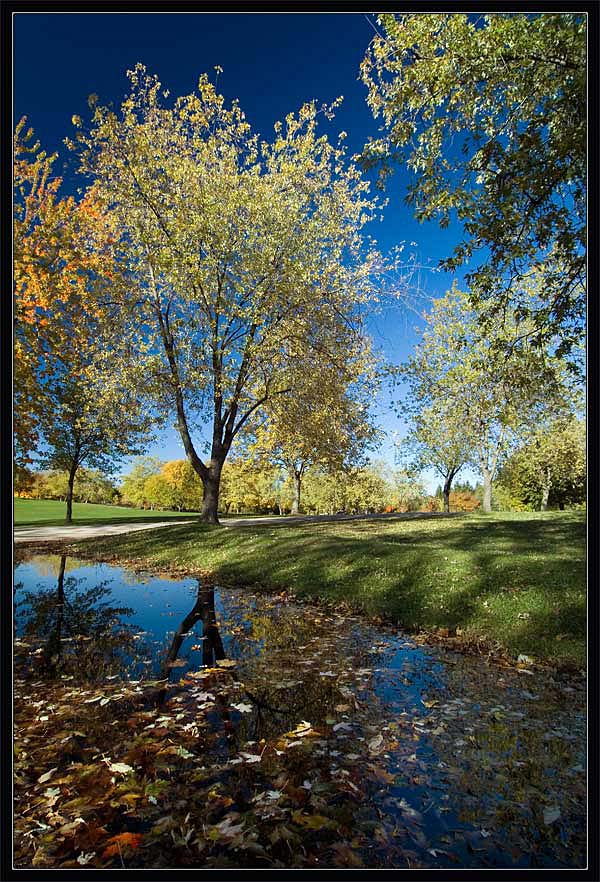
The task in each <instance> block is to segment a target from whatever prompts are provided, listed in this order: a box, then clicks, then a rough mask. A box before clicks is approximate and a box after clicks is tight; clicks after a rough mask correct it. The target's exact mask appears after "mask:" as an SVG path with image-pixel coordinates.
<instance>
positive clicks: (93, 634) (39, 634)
mask: <svg viewBox="0 0 600 882" xmlns="http://www.w3.org/2000/svg"><path fill="white" fill-rule="evenodd" d="M66 561H67V556H66V555H64V554H63V555H61V558H60V564H59V567H58V573H57V579H56V587H55V588H41V587H40V588H39V589H38V590H37V591H23V592H22V593H21V595H20V598H19V600H18V601H17V602H16V603H15V619H16V627H17V631H18V633H20V634H21V635H22V639H21V640H17V641H16V644H15V649H16V652H15V662H16V664H17V665H18V667H19V673H20V674H21V675H23V676H29V677H41V678H42V679H48V680H54V679H57V678H59V677H63V678H64V677H67V676H74V677H76V679H77V680H81V681H84V680H85V681H89V682H99V681H102V680H104V679H105V678H106V677H115V676H124V675H125V673H126V672H127V670H128V669H129V667H130V660H131V655H132V653H133V651H134V648H135V653H136V655H137V654H138V652H140V651H143V650H142V647H140V646H136V645H135V643H136V641H135V632H134V629H133V628H132V627H131V626H129V625H127V624H125V623H123V622H122V621H121V618H122V617H126V616H130V615H132V614H133V612H134V611H133V609H131V608H130V607H126V606H114V605H111V603H110V602H109V598H110V595H111V593H112V592H111V589H110V588H109V587H108V582H107V581H104V582H99V583H98V584H96V585H93V586H92V587H90V588H85V589H83V590H82V589H81V588H79V587H78V586H80V585H81V583H82V582H85V581H86V580H85V579H76V578H75V577H74V576H66V575H65V569H66ZM21 587H22V586H21V585H20V584H16V585H15V589H16V590H19V589H20V588H21Z"/></svg>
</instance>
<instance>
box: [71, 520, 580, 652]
mask: <svg viewBox="0 0 600 882" xmlns="http://www.w3.org/2000/svg"><path fill="white" fill-rule="evenodd" d="M77 547H78V548H81V550H82V552H83V554H84V556H85V555H89V556H94V557H99V558H101V559H105V560H107V559H108V560H118V561H122V562H124V563H125V562H135V565H136V566H137V567H138V568H139V567H143V566H144V565H146V566H148V567H149V568H152V569H156V568H163V569H168V568H170V567H171V568H173V569H175V570H177V571H178V572H183V571H187V572H197V573H202V574H205V575H209V576H210V577H211V578H212V579H214V580H215V581H216V582H217V583H221V584H223V585H238V586H246V587H249V588H253V589H257V588H260V589H265V590H273V589H287V590H290V591H292V592H294V593H295V594H296V595H297V596H298V597H304V598H311V599H318V600H324V601H327V602H333V603H335V604H338V603H340V602H345V603H346V604H348V605H349V606H350V607H351V608H352V609H355V610H359V611H363V612H365V613H367V614H369V615H380V616H383V617H385V618H386V619H388V620H391V621H393V622H395V623H397V624H399V625H401V626H404V627H406V628H409V629H418V628H420V629H424V630H429V631H432V630H435V629H439V628H448V629H455V628H459V629H462V631H463V632H464V634H465V636H466V637H471V636H478V637H482V638H485V639H486V640H487V641H490V642H492V643H494V642H495V643H498V644H500V645H501V647H503V648H504V649H505V650H508V651H509V652H510V653H511V654H512V655H515V656H517V655H518V654H520V653H523V654H525V655H528V656H534V657H535V658H536V659H538V660H540V661H551V662H554V663H564V664H570V665H572V664H575V665H577V666H583V665H584V664H585V657H586V569H585V514H584V513H582V512H546V513H544V514H541V513H524V514H512V513H511V514H501V513H498V514H492V515H463V516H456V515H454V516H450V517H448V518H445V517H440V518H435V519H427V520H426V519H422V520H421V519H415V520H407V521H400V520H396V521H394V520H389V521H386V520H373V521H369V520H363V521H346V522H338V523H331V522H329V523H317V524H314V523H312V524H310V523H309V524H303V525H295V526H277V527H275V526H273V527H269V526H253V527H243V528H241V527H237V528H224V527H211V526H208V525H204V524H200V523H198V524H188V525H183V524H182V525H174V526H168V527H164V528H162V529H160V530H156V531H154V530H153V531H147V532H144V533H141V532H139V533H133V534H131V533H130V534H128V535H124V536H111V537H110V539H108V540H104V539H103V540H98V539H94V540H84V541H82V542H80V543H78V546H77ZM75 553H76V552H75Z"/></svg>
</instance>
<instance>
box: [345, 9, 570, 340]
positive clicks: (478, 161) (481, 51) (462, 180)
mask: <svg viewBox="0 0 600 882" xmlns="http://www.w3.org/2000/svg"><path fill="white" fill-rule="evenodd" d="M378 25H379V28H380V29H381V33H380V34H379V35H378V36H377V37H376V38H375V39H374V40H373V42H372V44H371V46H370V47H369V50H368V52H367V55H366V57H365V59H364V61H363V64H362V77H363V81H364V82H365V84H366V85H367V86H368V88H369V96H368V102H369V105H370V107H371V109H372V111H373V113H374V115H375V116H376V117H377V116H381V117H382V119H383V124H382V131H383V134H382V137H380V138H377V139H373V140H372V141H370V142H369V143H368V144H367V145H366V148H365V152H364V158H365V161H366V162H367V164H370V165H373V164H380V163H381V162H382V161H383V168H384V174H385V171H389V170H390V168H391V165H390V160H399V161H400V162H402V163H405V162H406V163H408V168H409V170H410V171H411V172H412V183H411V185H410V188H409V190H408V196H407V199H408V201H409V202H410V203H411V204H412V205H413V206H414V209H415V213H416V216H417V218H418V219H419V220H429V219H432V218H436V219H438V221H439V222H440V224H441V225H442V226H447V225H448V224H449V223H450V222H454V220H455V219H457V220H458V221H461V222H462V226H463V236H462V241H461V242H460V243H459V244H458V245H457V246H456V248H455V250H454V253H453V254H452V255H451V256H449V257H448V258H447V259H446V260H445V261H443V265H444V266H445V267H446V268H447V269H454V268H456V267H457V266H459V265H461V264H466V263H472V261H473V258H474V256H475V255H476V254H477V252H480V251H481V250H483V253H484V258H483V261H482V262H481V263H480V265H479V267H477V268H476V269H474V270H472V271H471V272H470V273H469V274H468V275H467V281H468V282H469V285H470V289H471V295H472V298H473V301H474V303H475V305H481V304H482V303H484V302H485V303H486V304H487V306H488V307H489V309H488V310H487V311H488V313H489V312H491V313H492V314H494V313H498V312H501V311H502V310H504V309H505V308H506V306H507V305H508V304H511V305H512V306H513V307H515V308H517V309H520V310H521V311H522V313H523V315H524V316H525V315H527V314H531V315H532V316H533V317H534V322H533V323H532V325H531V328H530V333H531V334H532V335H534V336H536V337H537V338H538V339H539V340H544V341H548V340H550V339H551V338H552V337H553V336H554V335H556V334H558V335H559V336H560V341H561V342H560V354H562V353H563V352H564V353H566V352H568V351H569V348H570V347H571V345H572V343H573V342H574V341H576V340H578V339H579V338H580V337H581V335H582V333H583V331H584V329H585V318H584V309H585V285H586V282H585V275H586V229H585V202H586V135H587V126H586V94H587V93H586V71H587V68H586V16H585V14H583V13H578V12H572V13H564V12H558V13H547V12H543V13H533V14H532V13H525V12H524V13H491V14H489V15H483V16H480V15H466V14H462V13H430V14H424V13H403V14H400V15H395V14H392V13H388V14H385V15H382V16H380V17H379V19H378ZM532 271H536V272H539V273H541V274H542V276H543V284H542V285H541V286H540V288H539V291H540V298H539V300H538V302H537V303H535V304H532V303H531V302H525V303H524V302H523V298H522V296H521V287H522V285H526V284H527V279H528V276H529V274H530V272H532ZM525 299H527V298H525Z"/></svg>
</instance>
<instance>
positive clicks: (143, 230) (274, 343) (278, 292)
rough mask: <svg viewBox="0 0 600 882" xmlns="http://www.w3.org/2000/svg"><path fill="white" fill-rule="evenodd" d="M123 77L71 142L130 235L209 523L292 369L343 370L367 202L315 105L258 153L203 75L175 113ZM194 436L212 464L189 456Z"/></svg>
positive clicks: (144, 85) (374, 262)
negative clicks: (320, 129)
mask: <svg viewBox="0 0 600 882" xmlns="http://www.w3.org/2000/svg"><path fill="white" fill-rule="evenodd" d="M128 75H129V78H130V80H131V86H132V88H131V93H130V94H129V95H128V97H127V98H126V99H125V101H124V102H123V104H122V105H121V108H120V110H118V111H115V110H112V109H110V108H107V107H101V106H99V105H98V104H97V102H96V99H94V98H92V100H91V103H92V105H93V106H94V108H95V109H94V112H93V119H92V123H91V129H90V130H89V131H88V132H87V134H86V132H85V131H84V129H83V127H82V125H81V121H79V120H76V122H77V124H78V126H79V128H78V137H77V139H76V140H77V141H78V143H79V148H80V151H81V160H82V170H83V171H85V172H87V173H89V174H91V175H93V176H94V178H95V180H96V181H97V185H98V188H99V190H100V191H101V193H102V194H103V198H104V200H105V203H106V205H107V206H110V208H111V210H112V211H114V212H115V214H116V217H117V218H118V222H119V225H120V226H121V227H122V229H123V230H124V232H125V237H124V240H125V241H126V242H127V245H128V253H127V259H128V265H129V268H130V269H131V271H132V272H133V273H134V274H135V276H136V278H137V280H138V291H139V292H140V293H139V295H138V294H137V293H136V297H137V300H136V303H137V318H136V325H137V327H138V328H140V329H141V330H140V336H139V340H138V350H139V353H140V355H142V356H144V359H143V361H144V364H145V366H146V370H147V372H149V373H151V374H152V376H153V377H154V378H155V381H156V394H157V397H160V399H161V402H162V404H164V407H165V408H167V407H168V408H169V409H170V410H171V411H172V412H174V413H175V417H176V424H177V429H178V431H179V433H180V436H181V439H182V442H183V445H184V449H185V452H186V455H187V457H188V458H189V460H190V462H191V464H192V466H193V467H194V469H195V471H196V472H197V474H198V475H199V477H200V479H201V480H202V484H203V489H204V498H203V508H202V518H203V519H204V520H206V521H209V522H212V523H216V522H217V511H218V501H219V488H220V480H221V473H222V469H223V464H224V462H225V459H226V457H227V455H228V453H229V451H230V449H231V446H232V444H233V442H234V440H235V439H236V438H237V437H238V436H239V435H240V433H241V432H242V431H244V430H245V429H246V428H247V427H249V426H250V425H251V424H252V422H253V421H254V420H255V417H256V413H257V411H258V410H259V409H260V408H261V407H262V406H263V405H264V404H265V403H266V402H268V401H272V400H273V399H275V398H277V396H284V395H286V394H287V393H288V391H289V387H288V386H287V385H286V380H285V376H286V372H287V370H288V369H289V366H290V363H292V362H294V363H299V362H302V361H303V360H306V359H309V358H310V357H313V356H314V355H315V353H318V352H319V349H320V348H321V347H322V343H323V341H324V340H326V341H327V345H331V346H335V350H336V353H338V354H339V355H342V354H343V352H344V351H345V350H346V349H348V348H349V347H350V348H351V342H352V340H353V339H354V337H355V335H356V334H357V333H359V332H360V323H361V313H362V311H363V307H364V305H365V304H366V303H368V302H370V300H371V298H372V296H373V291H374V283H375V274H376V272H377V270H378V269H380V267H381V261H380V259H379V257H378V256H377V255H376V254H375V253H374V252H373V251H372V250H370V249H368V248H365V247H363V246H364V240H363V237H362V235H361V230H362V227H363V226H364V224H365V223H366V222H367V221H368V220H369V219H370V218H371V217H372V216H373V211H374V210H375V207H376V201H375V200H372V199H369V197H368V195H367V190H368V186H369V185H368V182H367V181H366V180H364V179H363V178H362V176H361V174H360V172H359V170H358V168H357V167H356V165H355V164H353V163H352V162H349V161H348V160H347V158H346V156H345V151H344V148H343V146H341V145H339V146H334V145H332V144H330V143H329V142H328V140H327V138H326V136H320V137H318V136H317V131H316V127H317V116H318V113H319V110H318V109H317V107H316V105H315V104H314V103H311V104H306V105H304V106H303V107H302V108H301V109H300V111H299V113H298V114H297V115H296V116H294V115H293V114H289V115H288V116H287V117H286V120H285V124H281V123H277V124H276V126H275V137H274V138H273V140H272V141H271V142H267V141H261V140H259V138H258V136H256V135H253V134H252V133H251V131H250V127H249V125H248V123H247V122H246V121H245V118H244V114H243V113H242V111H241V110H240V108H239V106H238V104H237V103H236V102H234V103H233V104H232V105H231V107H227V106H226V104H225V101H224V99H223V97H222V96H221V95H219V94H217V92H216V91H215V89H214V87H213V86H212V85H211V83H210V82H209V80H208V78H207V77H206V76H204V75H203V76H202V77H200V80H199V84H198V91H197V92H195V93H193V94H190V95H186V96H183V97H180V98H177V99H175V101H173V102H171V103H170V104H168V103H167V102H166V100H165V97H164V96H163V93H162V87H161V84H160V82H159V81H158V79H157V78H156V77H154V76H149V75H147V73H146V71H145V69H144V67H143V66H142V65H137V66H136V67H135V69H134V70H133V71H130V72H129V74H128ZM165 95H166V93H165ZM325 112H326V113H327V114H329V113H330V112H331V108H325ZM75 146H76V145H75ZM203 421H208V422H209V424H210V455H209V456H208V457H207V458H206V459H203V458H202V457H201V455H200V453H199V452H198V448H197V442H196V441H195V440H194V431H195V427H196V426H197V425H198V424H199V423H201V422H203Z"/></svg>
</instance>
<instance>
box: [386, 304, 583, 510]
mask: <svg viewBox="0 0 600 882" xmlns="http://www.w3.org/2000/svg"><path fill="white" fill-rule="evenodd" d="M425 322H426V324H425V329H424V332H423V336H422V339H421V341H420V342H419V344H418V345H417V346H416V347H415V351H414V354H413V355H412V356H411V358H410V359H409V360H408V362H407V363H406V364H405V365H403V366H402V368H401V371H400V373H401V375H403V376H404V377H406V378H407V379H408V381H409V384H410V396H411V399H412V404H411V405H410V408H411V409H412V410H413V412H414V411H415V409H416V411H417V416H416V420H417V422H416V431H419V429H420V427H421V426H422V425H423V424H422V423H421V422H419V420H420V417H419V413H418V407H419V406H420V407H421V408H422V413H423V419H425V421H426V422H429V423H430V425H432V426H433V427H434V428H435V425H436V420H438V419H439V422H438V423H437V425H439V427H440V431H441V432H445V438H446V442H447V445H448V446H447V447H445V444H444V440H443V438H439V439H438V438H436V436H435V433H433V435H429V436H428V435H427V434H426V433H422V434H421V435H419V436H418V437H419V439H420V442H421V444H422V445H424V443H425V442H426V441H428V443H429V445H430V446H429V447H424V449H423V451H422V454H421V455H422V456H423V455H424V456H425V458H426V459H429V464H430V465H435V463H436V461H437V457H438V456H439V455H440V454H443V455H444V458H447V460H448V462H447V464H446V467H448V466H449V465H451V463H452V455H456V456H457V457H458V458H457V462H460V461H464V459H463V457H464V455H465V453H466V452H467V451H468V462H470V463H471V464H472V465H473V466H474V467H475V468H477V469H478V470H479V472H480V474H481V476H482V479H483V488H484V492H483V505H482V508H483V511H485V512H489V511H491V504H492V483H493V480H494V477H495V475H496V472H497V469H498V466H499V464H500V462H501V459H502V457H503V456H505V455H506V453H507V452H508V451H509V449H510V448H511V446H514V445H515V443H516V441H517V440H518V437H519V433H520V432H521V433H522V432H523V431H524V430H525V429H526V428H527V427H528V426H529V424H530V423H531V422H533V421H534V420H535V419H538V418H539V415H540V414H544V413H545V412H546V411H547V410H548V408H553V407H555V406H557V407H558V406H560V405H561V403H562V402H563V401H564V400H565V396H567V395H568V391H567V388H566V386H565V385H564V382H563V372H562V369H561V363H560V361H558V360H557V359H556V358H553V357H551V356H549V355H548V353H546V352H545V351H544V350H541V349H539V348H538V347H536V346H534V345H532V343H531V339H530V337H529V335H528V334H527V333H526V330H527V329H526V327H523V323H522V322H520V321H518V320H517V319H516V318H515V317H514V315H513V316H512V317H510V316H507V319H506V321H500V320H497V321H496V323H495V325H494V327H493V328H491V329H488V331H487V333H486V334H485V336H484V335H482V333H481V328H480V325H479V322H478V316H477V313H476V312H475V311H474V310H473V309H472V308H471V307H470V302H469V298H468V296H467V294H465V293H464V292H461V291H459V290H458V289H457V288H456V287H454V288H453V289H452V290H451V291H449V292H447V293H446V294H445V296H444V297H442V298H439V299H438V300H435V301H434V303H433V307H432V309H431V310H430V312H429V313H428V314H427V315H426V316H425ZM522 331H525V333H522ZM434 415H436V416H434ZM461 439H462V440H461Z"/></svg>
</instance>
